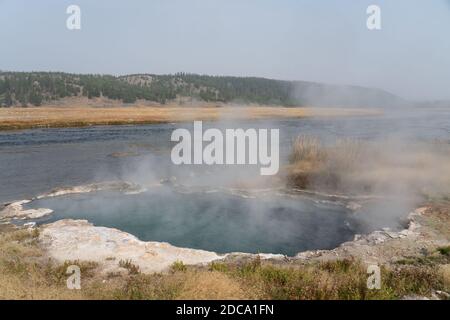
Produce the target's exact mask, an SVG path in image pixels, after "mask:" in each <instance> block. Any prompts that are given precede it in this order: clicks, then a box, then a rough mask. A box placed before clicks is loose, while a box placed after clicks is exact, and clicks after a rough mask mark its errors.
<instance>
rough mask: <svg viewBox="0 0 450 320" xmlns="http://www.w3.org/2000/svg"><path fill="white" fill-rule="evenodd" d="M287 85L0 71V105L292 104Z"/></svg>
mask: <svg viewBox="0 0 450 320" xmlns="http://www.w3.org/2000/svg"><path fill="white" fill-rule="evenodd" d="M293 85H294V84H293V83H292V82H289V81H279V80H271V79H264V78H250V77H247V78H240V77H226V76H207V75H198V74H188V73H177V74H174V75H150V74H141V75H126V76H118V77H117V76H112V75H93V74H90V75H81V74H69V73H57V72H0V106H2V107H10V106H28V105H33V106H40V105H42V104H44V103H45V102H49V101H54V100H58V99H62V98H66V97H75V96H85V97H88V98H89V99H92V98H97V97H106V98H109V99H113V100H120V101H122V102H123V103H134V102H136V100H138V99H143V100H147V101H154V102H158V103H162V104H164V103H166V102H167V101H170V100H174V99H176V98H177V97H191V98H195V99H199V100H202V101H207V102H242V103H258V104H276V105H285V106H289V105H298V104H299V101H296V100H295V99H294V98H293V95H292V91H293Z"/></svg>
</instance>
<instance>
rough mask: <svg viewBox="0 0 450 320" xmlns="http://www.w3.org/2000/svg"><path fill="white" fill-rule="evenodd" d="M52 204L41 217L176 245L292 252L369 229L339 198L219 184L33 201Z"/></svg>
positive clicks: (42, 205) (35, 204) (45, 205)
mask: <svg viewBox="0 0 450 320" xmlns="http://www.w3.org/2000/svg"><path fill="white" fill-rule="evenodd" d="M29 207H32V208H51V209H53V210H54V213H53V215H51V216H50V217H47V218H45V219H42V220H40V221H39V223H48V222H53V221H56V220H60V219H64V218H71V219H87V220H89V221H90V222H92V223H94V224H95V225H100V226H106V227H113V228H117V229H120V230H123V231H125V232H128V233H131V234H133V235H135V236H137V237H138V238H140V239H141V240H145V241H161V242H169V243H170V244H172V245H175V246H179V247H189V248H196V249H204V250H209V251H215V252H218V253H227V252H248V253H281V254H285V255H289V256H293V255H295V254H297V253H298V252H301V251H305V250H312V249H331V248H334V247H336V246H338V245H339V244H341V243H343V242H345V241H349V240H352V239H353V237H354V235H355V234H357V233H364V232H366V231H367V230H366V229H365V226H364V224H363V223H361V221H359V220H358V215H355V214H354V213H353V212H352V211H350V210H349V209H347V208H346V207H345V206H343V205H342V204H340V203H333V202H329V201H320V200H317V199H313V198H307V197H297V196H295V197H288V196H287V195H280V194H278V195H274V194H273V192H272V195H268V194H264V195H260V196H258V195H256V196H254V197H253V196H251V197H249V196H248V195H246V196H244V195H243V194H242V195H237V194H232V193H230V192H226V191H224V190H208V191H205V190H203V191H199V190H197V191H194V192H188V193H183V192H180V190H175V189H174V188H173V187H171V186H164V185H163V186H159V187H155V188H153V189H151V190H149V191H146V192H143V193H140V194H124V193H120V192H111V191H108V192H106V191H101V192H92V193H87V194H76V195H66V196H59V197H53V198H44V199H40V200H35V201H33V202H32V203H31V204H30V205H29Z"/></svg>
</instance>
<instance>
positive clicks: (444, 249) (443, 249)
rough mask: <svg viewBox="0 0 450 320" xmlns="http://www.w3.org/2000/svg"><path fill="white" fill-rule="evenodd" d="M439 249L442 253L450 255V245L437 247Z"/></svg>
mask: <svg viewBox="0 0 450 320" xmlns="http://www.w3.org/2000/svg"><path fill="white" fill-rule="evenodd" d="M437 251H438V252H439V253H440V254H442V255H445V256H450V246H446V247H439V248H437Z"/></svg>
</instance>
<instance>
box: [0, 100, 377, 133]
mask: <svg viewBox="0 0 450 320" xmlns="http://www.w3.org/2000/svg"><path fill="white" fill-rule="evenodd" d="M374 114H378V112H377V111H375V110H362V109H337V108H330V109H327V108H318V109H315V108H285V107H262V106H248V107H228V106H227V107H215V106H213V105H209V106H205V107H180V106H170V105H167V106H164V107H147V106H132V107H131V106H130V107H98V108H97V107H39V108H0V130H8V129H25V128H40V127H44V128H45V127H82V126H92V125H123V124H150V123H166V122H183V121H194V120H204V121H206V120H219V119H229V118H232V119H267V118H302V117H313V116H320V117H338V116H351V115H355V116H358V115H374Z"/></svg>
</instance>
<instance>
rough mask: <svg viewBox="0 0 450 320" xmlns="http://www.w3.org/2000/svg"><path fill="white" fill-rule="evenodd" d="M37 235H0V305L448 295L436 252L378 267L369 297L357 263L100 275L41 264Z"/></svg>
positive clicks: (443, 255)
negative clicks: (74, 284) (75, 285)
mask: <svg viewBox="0 0 450 320" xmlns="http://www.w3.org/2000/svg"><path fill="white" fill-rule="evenodd" d="M38 236H39V233H38V232H37V231H31V232H30V231H28V230H16V231H4V232H1V233H0V299H95V300H98V299H120V300H125V299H132V300H138V299H162V300H166V299H197V300H202V299H398V298H401V297H403V296H405V295H414V294H418V295H424V296H430V295H431V294H432V293H433V292H434V291H435V290H441V291H449V290H450V283H449V269H448V266H449V264H448V263H449V262H450V260H449V259H450V256H449V255H447V252H446V251H443V250H442V248H436V252H435V253H434V254H433V255H432V256H427V257H417V258H414V259H410V260H408V261H406V262H405V263H402V264H400V263H399V264H398V266H396V267H395V268H387V267H383V268H382V288H381V290H369V289H368V288H367V286H366V281H367V273H366V266H365V265H364V264H362V263H361V262H360V261H358V260H348V259H347V260H335V261H328V262H312V263H309V264H305V265H303V264H301V265H293V264H285V265H279V264H277V265H273V264H271V263H270V262H264V261H262V260H260V259H254V260H250V261H247V262H240V263H236V262H227V263H221V262H213V263H211V264H210V265H209V266H206V267H202V266H185V265H184V264H182V263H181V262H177V263H175V264H174V265H173V267H172V268H171V270H170V271H169V272H168V273H164V274H162V273H156V274H142V273H140V272H139V271H138V270H135V271H132V272H130V271H131V270H129V272H127V273H123V272H117V273H108V274H104V273H102V272H100V269H99V266H98V264H96V263H93V262H86V261H85V262H81V261H67V262H66V263H64V264H58V263H55V262H52V261H50V260H48V258H47V257H46V256H45V252H44V251H43V250H42V249H41V248H40V246H39V242H38ZM72 264H76V265H78V266H79V267H80V269H81V290H69V289H67V287H66V280H67V277H68V276H67V275H66V270H67V266H69V265H72ZM126 264H127V265H129V264H130V263H126Z"/></svg>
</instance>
